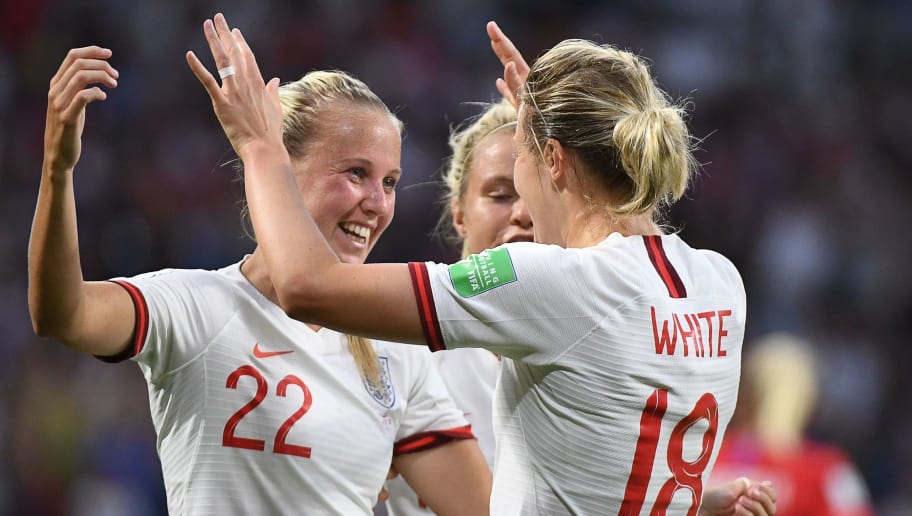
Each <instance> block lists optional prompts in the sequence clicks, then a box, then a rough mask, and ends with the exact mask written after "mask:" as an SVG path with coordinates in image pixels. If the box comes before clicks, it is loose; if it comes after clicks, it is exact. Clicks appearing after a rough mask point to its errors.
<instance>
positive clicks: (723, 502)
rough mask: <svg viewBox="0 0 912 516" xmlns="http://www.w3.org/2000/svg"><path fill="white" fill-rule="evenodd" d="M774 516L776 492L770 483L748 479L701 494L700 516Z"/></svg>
mask: <svg viewBox="0 0 912 516" xmlns="http://www.w3.org/2000/svg"><path fill="white" fill-rule="evenodd" d="M774 514H776V490H775V489H773V485H772V484H771V483H770V482H767V481H764V482H752V481H751V480H750V479H748V478H743V477H742V478H739V479H737V480H732V481H731V482H729V483H727V484H723V485H721V486H715V487H711V488H709V489H707V490H706V492H705V493H704V494H703V503H702V505H701V506H700V516H772V515H774Z"/></svg>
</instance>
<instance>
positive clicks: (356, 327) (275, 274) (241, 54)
mask: <svg viewBox="0 0 912 516" xmlns="http://www.w3.org/2000/svg"><path fill="white" fill-rule="evenodd" d="M203 31H204V33H205V35H206V40H207V41H208V43H209V48H210V50H211V51H212V56H213V58H214V59H215V64H216V66H217V67H218V68H219V69H221V70H223V69H225V68H226V67H228V66H231V67H233V69H234V74H232V75H229V76H226V77H224V78H223V79H222V83H221V84H219V83H218V82H217V81H216V80H215V78H214V77H213V76H212V74H210V73H209V71H208V70H206V68H205V67H204V66H203V65H202V63H201V62H200V61H199V59H198V58H197V57H196V56H195V55H194V54H193V53H192V52H188V53H187V62H188V63H189V65H190V68H191V69H192V70H193V72H194V74H196V77H197V78H198V79H199V80H200V82H201V83H202V84H203V86H204V87H205V89H206V92H207V93H208V94H209V97H210V98H211V99H212V105H213V108H214V110H215V114H216V116H218V119H219V122H220V123H221V125H222V128H223V129H224V131H225V134H226V135H227V136H228V138H229V139H230V140H231V144H232V146H233V147H234V150H235V152H237V154H238V156H239V157H240V158H241V160H242V161H243V162H244V170H245V181H244V183H245V188H246V193H247V203H248V205H249V206H250V215H251V220H252V221H253V227H254V231H255V232H256V235H257V242H258V245H259V250H260V251H262V253H263V257H264V259H265V260H266V264H267V267H268V268H269V276H270V278H271V279H272V282H273V286H274V287H275V290H276V294H277V296H278V299H279V304H280V306H281V307H282V308H283V309H284V310H285V312H286V313H287V314H288V315H289V316H291V317H293V318H295V319H298V320H300V321H305V322H309V323H314V324H320V325H322V326H327V327H330V328H333V329H335V330H339V331H343V332H347V333H353V334H356V335H364V336H366V337H372V338H381V339H385V340H391V341H396V342H412V343H423V342H424V336H423V332H422V329H421V321H420V319H419V316H418V306H417V303H416V301H415V296H414V294H413V290H412V282H411V279H410V274H409V270H408V267H407V266H406V265H405V264H376V265H362V264H357V265H356V264H346V263H341V262H340V261H339V259H338V258H337V257H336V255H335V253H333V251H332V249H331V248H330V247H329V244H327V242H326V240H325V239H324V238H323V235H322V234H321V233H320V232H319V230H318V229H317V226H316V225H315V224H314V221H313V219H312V218H311V216H310V213H309V212H308V211H307V208H306V207H305V205H304V201H303V199H302V197H301V195H300V193H299V191H298V186H297V184H296V182H295V180H294V178H293V176H292V164H291V159H290V157H289V155H288V151H287V150H286V149H285V146H284V145H283V143H282V109H281V105H280V102H279V97H278V86H279V80H278V79H275V78H274V79H272V80H270V81H269V82H268V83H264V81H263V77H262V75H261V74H260V70H259V67H258V65H257V63H256V59H255V58H254V55H253V52H252V51H251V50H250V47H249V46H248V45H247V42H246V41H245V39H244V37H243V35H242V34H241V32H240V30H238V29H233V30H232V29H230V28H229V26H228V23H227V21H226V20H225V17H224V16H222V15H221V14H217V15H216V16H215V18H214V20H206V21H205V23H204V24H203ZM376 307H382V308H383V309H382V310H380V309H376Z"/></svg>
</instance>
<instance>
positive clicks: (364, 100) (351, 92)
mask: <svg viewBox="0 0 912 516" xmlns="http://www.w3.org/2000/svg"><path fill="white" fill-rule="evenodd" d="M279 99H280V101H281V103H282V112H283V114H284V119H283V121H282V141H283V143H284V144H285V148H286V149H288V154H289V155H290V156H291V159H292V160H298V159H303V158H304V157H306V156H307V153H308V151H309V146H310V144H311V143H312V142H313V141H314V140H315V139H316V136H317V134H316V131H315V130H316V128H317V124H318V123H319V120H320V116H321V115H322V113H323V111H324V109H325V108H326V107H327V106H328V105H329V104H332V103H348V104H351V105H356V106H363V107H366V108H369V109H376V110H378V111H380V112H383V113H386V114H388V115H389V116H390V118H391V119H392V120H393V123H394V124H395V125H396V128H397V129H398V130H399V133H400V134H401V133H402V130H403V124H402V121H401V120H399V118H398V117H396V115H394V114H393V113H392V112H391V111H390V110H389V108H388V107H387V106H386V104H384V103H383V101H382V100H380V97H378V96H377V95H376V94H375V93H374V92H373V91H371V90H370V88H368V87H367V85H366V84H364V83H363V82H362V81H360V80H358V79H356V78H355V77H354V76H352V75H350V74H348V73H346V72H342V71H338V70H329V71H313V72H309V73H307V74H306V75H304V76H303V77H301V78H300V79H298V80H296V81H294V82H289V83H286V84H283V85H282V86H280V87H279ZM238 164H239V173H240V175H241V178H243V168H241V167H242V165H243V164H242V163H240V160H239V161H238ZM241 212H242V213H241V216H242V218H245V219H246V218H247V217H248V216H249V210H248V208H247V206H246V204H245V205H244V206H243V207H242V210H241ZM247 227H250V226H249V225H247ZM347 337H348V350H349V352H350V353H351V354H352V356H353V357H354V359H355V364H357V366H358V370H359V371H360V373H361V376H362V377H363V378H364V379H365V380H367V381H369V382H372V383H373V384H374V385H377V386H379V385H380V381H381V378H380V366H379V363H378V361H377V354H376V352H375V351H374V347H373V345H372V344H371V342H370V340H369V339H366V338H364V337H359V336H355V335H348V336H347Z"/></svg>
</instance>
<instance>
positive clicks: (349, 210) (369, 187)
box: [294, 103, 402, 263]
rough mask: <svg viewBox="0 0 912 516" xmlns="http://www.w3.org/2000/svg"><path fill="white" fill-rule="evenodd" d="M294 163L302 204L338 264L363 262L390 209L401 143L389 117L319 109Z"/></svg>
mask: <svg viewBox="0 0 912 516" xmlns="http://www.w3.org/2000/svg"><path fill="white" fill-rule="evenodd" d="M314 134H315V135H316V136H315V137H314V139H313V140H311V141H310V143H309V144H308V145H307V148H306V151H305V155H304V156H303V157H302V158H299V159H296V160H295V161H294V175H295V181H296V182H297V184H298V190H299V191H300V192H301V195H302V197H303V198H304V204H305V205H306V206H307V208H308V210H310V214H311V216H312V217H313V219H314V222H316V224H317V227H318V228H319V229H320V232H321V233H322V234H323V236H324V238H326V241H327V242H328V243H329V246H330V247H331V248H332V249H333V251H334V252H335V253H336V255H337V256H338V257H339V260H340V261H342V262H345V263H363V262H364V260H365V259H366V258H367V255H368V253H370V251H371V249H373V247H374V244H376V243H377V239H378V238H380V235H381V234H382V233H383V231H384V230H385V229H386V228H387V226H389V223H390V221H391V220H392V218H393V211H394V209H395V206H396V191H395V186H396V184H397V183H398V182H399V177H400V176H401V175H402V171H401V169H400V150H401V146H402V140H401V138H400V135H399V130H398V128H397V126H396V125H395V123H394V121H393V119H392V117H391V116H390V115H389V113H385V112H383V111H381V110H378V109H376V108H371V107H363V106H359V105H355V104H350V103H337V104H335V105H332V106H328V107H327V108H325V109H323V110H322V112H321V115H320V118H319V119H318V120H317V123H316V124H315V126H314Z"/></svg>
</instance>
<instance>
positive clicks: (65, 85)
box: [28, 46, 134, 355]
mask: <svg viewBox="0 0 912 516" xmlns="http://www.w3.org/2000/svg"><path fill="white" fill-rule="evenodd" d="M110 57H111V51H110V50H108V49H104V48H100V47H95V46H93V47H84V48H76V49H73V50H70V51H69V53H68V54H67V56H66V58H65V59H64V60H63V63H62V64H61V65H60V69H59V70H58V71H57V73H56V74H55V75H54V77H53V78H52V79H51V84H50V89H49V91H48V111H47V125H46V127H45V132H44V163H43V165H42V169H41V185H40V187H39V190H38V202H37V205H36V207H35V218H34V220H33V222H32V233H31V237H30V238H29V252H28V264H29V267H28V273H29V287H28V299H29V312H30V314H31V318H32V326H33V327H34V330H35V332H36V333H37V334H39V335H42V336H47V337H53V338H55V339H58V340H60V341H62V342H64V343H65V344H67V345H68V346H70V347H72V348H74V349H76V350H78V351H83V352H86V353H91V354H95V355H116V354H117V353H119V352H120V351H122V350H123V349H124V348H126V346H127V344H128V342H129V339H130V338H131V336H132V335H133V327H134V312H133V303H132V301H131V300H130V297H129V295H128V294H127V293H126V291H125V290H124V289H123V288H121V287H119V286H117V285H115V284H113V283H109V282H86V281H84V280H83V277H82V267H81V265H80V262H79V243H78V236H77V231H76V203H75V198H74V192H73V170H74V168H75V167H76V162H77V161H78V160H79V155H80V152H81V150H82V130H83V127H84V126H85V110H86V105H88V104H89V103H92V102H95V101H100V100H104V99H105V98H106V97H107V96H106V94H105V92H104V91H102V89H101V88H100V87H99V86H97V85H104V86H107V87H109V88H114V87H116V86H117V76H118V74H117V71H116V70H114V68H112V67H111V65H110V63H109V62H108V59H109V58H110Z"/></svg>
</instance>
